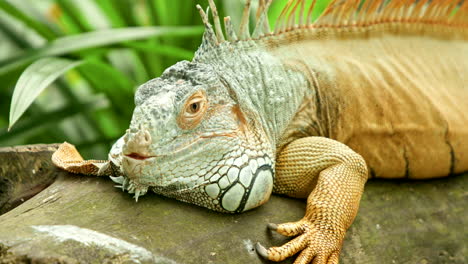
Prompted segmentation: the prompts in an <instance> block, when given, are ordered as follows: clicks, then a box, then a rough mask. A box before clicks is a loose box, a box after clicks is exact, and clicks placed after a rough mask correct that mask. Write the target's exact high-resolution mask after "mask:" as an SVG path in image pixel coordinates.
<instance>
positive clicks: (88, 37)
mask: <svg viewBox="0 0 468 264" xmlns="http://www.w3.org/2000/svg"><path fill="white" fill-rule="evenodd" d="M202 33H203V27H201V26H186V27H129V28H116V29H106V30H99V31H92V32H87V33H83V34H78V35H71V36H67V37H63V38H58V39H56V40H54V41H52V42H50V43H49V44H47V45H45V46H43V47H41V48H39V49H33V50H30V51H29V52H28V53H26V54H24V55H23V56H21V57H19V58H14V59H10V60H9V61H8V62H7V63H1V62H0V76H1V75H2V74H5V73H6V72H9V71H11V70H13V69H15V68H17V67H21V66H22V65H24V64H28V63H31V62H32V61H34V60H36V59H39V58H42V57H47V56H57V55H63V54H67V53H71V52H76V51H80V50H84V49H88V48H95V47H103V46H108V45H113V44H116V43H120V42H124V41H128V40H137V39H145V38H149V37H154V36H194V35H201V34H202ZM2 64H3V65H2Z"/></svg>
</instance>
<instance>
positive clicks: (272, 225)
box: [267, 223, 278, 231]
mask: <svg viewBox="0 0 468 264" xmlns="http://www.w3.org/2000/svg"><path fill="white" fill-rule="evenodd" d="M267 228H268V229H270V230H272V231H276V230H278V225H277V224H273V223H269V224H268V225H267Z"/></svg>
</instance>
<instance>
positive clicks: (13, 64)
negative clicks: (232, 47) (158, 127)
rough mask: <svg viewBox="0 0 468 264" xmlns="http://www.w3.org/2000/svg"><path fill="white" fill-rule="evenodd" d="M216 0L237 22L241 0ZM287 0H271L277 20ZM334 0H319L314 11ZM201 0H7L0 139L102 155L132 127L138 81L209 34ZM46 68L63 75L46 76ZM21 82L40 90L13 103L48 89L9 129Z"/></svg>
mask: <svg viewBox="0 0 468 264" xmlns="http://www.w3.org/2000/svg"><path fill="white" fill-rule="evenodd" d="M215 2H216V3H217V6H218V9H219V11H220V15H221V16H225V15H226V14H229V15H230V16H231V17H232V19H233V21H234V24H235V25H236V24H237V23H238V22H239V20H240V18H239V16H240V15H241V13H242V8H243V5H244V1H242V0H217V1H215ZM253 2H254V4H256V3H257V1H256V0H254V1H253ZM286 2H287V1H286V0H274V1H273V5H272V7H271V10H270V14H269V15H270V21H271V22H272V26H273V24H274V21H275V19H276V17H278V15H279V13H280V11H281V9H282V8H283V7H284V5H285V3H286ZM309 2H311V1H309ZM327 2H328V0H324V1H320V0H319V1H318V8H317V10H316V11H315V16H317V15H318V14H319V13H320V12H321V10H323V8H324V7H325V6H326V4H327ZM196 4H200V5H201V6H203V7H206V6H208V3H207V0H41V1H37V0H0V84H1V86H0V146H12V145H19V144H33V143H56V142H63V141H68V142H71V143H73V144H75V145H77V147H78V148H79V149H80V151H82V152H83V153H84V156H85V157H87V158H99V159H105V158H106V155H107V152H108V150H109V149H110V147H111V145H112V143H113V142H114V141H115V140H116V139H117V138H118V137H120V136H121V135H122V134H123V133H124V131H125V130H126V129H127V127H128V124H129V121H130V118H131V115H132V111H133V108H134V104H133V94H134V91H135V90H136V88H137V87H138V85H140V84H142V83H144V82H146V81H147V80H149V79H152V78H155V77H157V76H159V75H160V74H161V73H162V71H163V70H164V69H165V68H167V67H169V66H171V65H173V64H174V63H176V62H177V61H180V60H190V59H191V58H192V56H193V54H194V52H195V50H196V49H197V47H198V45H199V44H200V40H201V35H202V33H203V27H202V26H201V19H200V18H199V15H198V11H197V9H196V8H195V5H196ZM68 69H72V70H69V71H68ZM20 76H21V78H20ZM44 76H51V77H54V76H61V77H60V78H59V79H57V80H56V81H54V82H53V83H52V84H50V85H49V84H48V83H47V82H43V81H44V80H43V79H44V78H43V77H44ZM41 82H42V86H44V88H45V87H47V89H45V90H44V91H43V92H41V89H39V88H38V87H40V86H41ZM15 85H16V86H22V87H29V88H31V87H33V88H34V87H36V88H37V89H36V91H34V92H32V90H31V89H29V90H25V91H24V92H23V93H19V95H18V96H19V97H18V98H17V101H18V102H19V103H16V104H15V105H14V107H21V105H22V104H23V106H25V105H26V106H27V104H28V100H33V99H32V98H35V96H34V93H36V92H37V93H39V92H41V93H40V96H39V97H38V98H37V99H36V100H34V102H33V103H32V105H31V106H30V107H29V108H28V110H27V111H26V112H25V114H24V115H23V116H22V117H21V118H20V119H19V121H18V122H17V123H16V124H15V125H14V126H13V127H12V129H11V130H10V132H7V128H8V124H9V112H10V104H11V99H12V95H13V91H14V89H15ZM16 89H17V90H19V88H16ZM33 90H34V89H33ZM17 93H18V92H17ZM30 98H31V99H30Z"/></svg>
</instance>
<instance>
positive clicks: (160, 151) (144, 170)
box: [52, 0, 468, 263]
mask: <svg viewBox="0 0 468 264" xmlns="http://www.w3.org/2000/svg"><path fill="white" fill-rule="evenodd" d="M305 2H306V1H304V0H290V1H289V2H288V3H287V5H286V6H285V7H284V9H283V11H282V13H281V15H280V16H279V18H278V20H277V21H276V26H275V28H274V30H273V31H272V30H270V28H269V21H268V18H267V12H268V7H269V5H270V1H260V2H259V9H258V11H257V22H256V26H255V30H254V31H253V34H250V31H249V13H250V11H249V8H250V4H251V2H250V1H247V2H246V7H245V9H244V14H243V18H242V22H241V24H240V30H239V31H238V33H237V34H236V33H235V30H234V29H233V26H232V24H231V20H230V18H229V17H226V18H225V19H224V24H225V32H226V33H225V34H223V31H222V29H221V23H220V20H219V17H218V13H217V10H216V6H215V4H214V2H213V1H212V0H210V1H209V4H210V7H211V12H212V15H213V21H214V23H213V25H214V26H213V25H212V24H211V23H210V22H209V19H208V11H207V12H205V11H203V9H201V8H200V6H198V9H199V11H200V14H201V17H202V19H203V22H204V24H205V28H206V30H205V33H204V36H203V41H202V44H201V46H200V48H199V49H198V50H197V52H196V54H195V57H194V59H193V60H192V61H191V62H188V61H182V62H179V63H177V64H175V65H174V66H172V67H170V68H168V69H167V70H166V71H165V72H164V73H163V74H162V76H161V77H159V78H156V79H153V80H150V81H148V82H147V83H145V84H143V85H141V86H140V87H139V89H138V90H137V92H136V95H135V104H136V107H135V111H134V114H133V118H132V121H131V123H130V128H129V129H128V130H127V131H126V133H125V135H124V136H123V137H122V138H120V139H119V140H118V141H117V142H116V143H115V145H114V146H113V147H112V150H111V151H110V154H109V161H98V160H90V161H84V160H83V159H82V157H81V156H80V154H79V153H78V152H77V150H76V149H75V148H74V147H73V146H72V145H70V144H68V143H64V144H63V145H61V147H60V149H59V150H58V151H57V152H56V153H54V155H53V157H52V159H53V162H54V163H55V164H56V165H57V166H59V167H61V168H63V169H65V170H67V171H70V172H74V173H84V174H91V175H110V176H111V178H112V179H113V180H114V181H116V182H118V183H119V184H120V187H121V188H122V189H124V190H127V191H128V192H129V193H133V194H134V196H135V199H138V197H139V196H141V195H144V194H145V193H146V192H147V191H148V190H149V189H151V190H153V191H154V192H156V193H158V194H161V195H165V196H169V197H173V198H175V199H178V200H181V201H185V202H189V203H193V204H196V205H199V206H203V207H207V208H209V209H212V210H215V211H220V212H227V213H240V212H243V211H246V210H250V209H252V208H255V207H257V206H260V205H261V204H263V203H265V202H266V201H267V200H268V198H269V196H270V194H271V193H272V192H274V193H278V194H283V195H288V196H292V197H298V198H307V209H306V213H305V216H304V218H302V219H301V220H299V221H297V222H291V223H285V224H268V228H269V229H272V230H275V231H277V232H278V233H280V234H283V235H286V236H296V238H294V239H292V240H291V241H290V242H288V243H286V244H285V245H283V246H280V247H270V248H269V249H265V248H264V247H263V246H261V245H260V244H257V252H258V253H259V254H260V255H261V256H263V257H265V258H267V259H269V260H273V261H281V260H284V259H286V258H288V257H290V256H292V255H294V254H296V253H298V252H300V253H299V255H298V257H297V259H296V262H295V263H309V262H312V261H313V263H338V258H339V253H340V250H341V244H342V241H343V238H344V235H345V232H346V230H347V229H348V228H349V226H350V225H351V223H352V222H353V219H354V217H355V216H356V213H357V211H358V207H359V201H360V198H361V194H362V193H363V190H364V185H365V183H366V181H367V179H368V178H372V177H375V178H409V179H427V178H435V177H443V176H448V175H451V174H457V173H461V172H464V171H468V1H466V0H465V1H448V0H447V1H442V0H433V1H428V0H419V1H416V0H408V1H400V0H393V1H384V0H376V1H357V0H356V1H354V0H350V1H333V2H332V3H331V4H330V5H329V6H328V7H327V8H326V10H325V11H324V13H323V14H322V15H321V16H320V17H319V18H318V19H317V20H316V21H315V22H312V21H311V13H312V11H313V9H314V4H315V1H314V2H313V3H312V4H311V5H310V6H306V4H305Z"/></svg>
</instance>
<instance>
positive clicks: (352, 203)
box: [257, 137, 368, 264]
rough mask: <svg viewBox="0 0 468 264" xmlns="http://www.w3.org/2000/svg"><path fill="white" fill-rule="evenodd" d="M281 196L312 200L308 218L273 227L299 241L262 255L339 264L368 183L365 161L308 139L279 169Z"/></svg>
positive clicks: (338, 146) (292, 148) (283, 156)
mask: <svg viewBox="0 0 468 264" xmlns="http://www.w3.org/2000/svg"><path fill="white" fill-rule="evenodd" d="M276 164H277V165H276V177H277V178H276V179H275V189H274V191H275V192H276V193H280V194H286V195H288V196H292V197H304V198H305V197H307V195H308V194H309V193H310V195H309V196H308V199H307V209H306V214H305V216H304V218H302V219H301V220H299V221H298V222H291V223H285V224H280V225H275V224H269V225H268V227H269V228H270V229H273V230H275V231H277V232H278V233H280V234H283V235H286V236H297V237H296V238H294V239H293V240H291V241H289V242H288V243H286V244H285V245H283V246H281V247H271V248H269V249H268V250H266V249H265V248H264V247H263V246H261V245H260V244H257V251H258V252H259V254H260V255H262V256H263V257H265V258H267V259H269V260H272V261H281V260H284V259H286V258H287V257H290V256H292V255H294V254H296V253H297V252H299V251H301V253H300V254H299V256H298V258H297V259H296V262H294V263H296V264H297V263H309V262H311V261H312V260H313V263H317V264H322V263H323V264H325V263H338V256H339V252H340V250H341V244H342V242H343V238H344V235H345V232H346V230H347V229H348V227H349V226H350V225H351V223H352V222H353V220H354V217H355V216H356V213H357V211H358V207H359V201H360V199H361V194H362V192H363V189H364V184H365V183H366V181H367V175H368V174H367V166H366V163H365V161H364V159H363V158H362V157H361V156H360V155H359V154H357V153H356V152H354V151H353V150H351V149H350V148H349V147H347V146H346V145H344V144H342V143H339V142H337V141H334V140H331V139H328V138H322V137H307V138H302V139H298V140H295V141H293V142H292V143H290V144H288V145H287V146H286V147H285V148H284V149H282V150H281V152H280V153H279V155H278V158H277V163H276Z"/></svg>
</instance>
